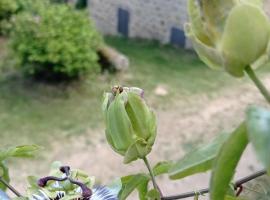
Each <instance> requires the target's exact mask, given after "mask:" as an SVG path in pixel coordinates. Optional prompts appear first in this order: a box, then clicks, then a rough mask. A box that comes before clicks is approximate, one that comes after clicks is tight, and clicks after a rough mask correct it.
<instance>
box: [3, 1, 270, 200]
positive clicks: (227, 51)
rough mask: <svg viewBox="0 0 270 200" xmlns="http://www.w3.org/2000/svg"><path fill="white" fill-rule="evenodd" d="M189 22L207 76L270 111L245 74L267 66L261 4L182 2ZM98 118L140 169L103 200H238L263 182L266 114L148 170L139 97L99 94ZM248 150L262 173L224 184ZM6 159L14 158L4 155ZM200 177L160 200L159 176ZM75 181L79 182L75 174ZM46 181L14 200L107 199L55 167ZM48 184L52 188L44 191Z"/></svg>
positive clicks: (254, 113)
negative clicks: (234, 81) (247, 93)
mask: <svg viewBox="0 0 270 200" xmlns="http://www.w3.org/2000/svg"><path fill="white" fill-rule="evenodd" d="M189 14H190V23H189V24H188V25H187V33H188V35H189V37H190V38H191V40H192V41H193V44H194V47H195V50H196V52H197V53H198V55H199V56H200V58H201V59H202V60H203V61H204V62H205V63H206V64H207V65H208V66H210V67H212V68H218V69H225V71H227V72H228V73H229V74H231V75H232V76H233V77H239V76H243V75H244V74H247V75H248V76H249V77H250V78H251V80H252V81H253V82H254V84H255V85H256V86H257V88H258V89H259V91H260V92H261V94H262V95H263V96H264V97H265V99H266V101H267V102H268V103H270V94H269V92H268V91H267V89H266V87H265V86H264V85H263V83H262V82H261V81H260V80H259V79H258V77H257V76H256V74H255V72H254V71H253V67H259V66H261V65H263V64H265V63H266V62H269V53H270V52H269V51H270V48H269V41H270V29H269V27H270V22H269V20H268V19H267V17H266V15H265V13H264V11H263V9H262V1H260V0H241V1H240V0H239V1H235V0H228V1H223V0H200V1H196V0H189ZM102 110H103V114H104V120H105V125H106V131H105V132H106V138H107V141H108V143H109V145H110V146H111V147H112V149H113V150H114V151H115V152H116V153H118V154H119V155H121V156H123V161H124V163H125V164H129V163H131V162H134V161H136V160H138V159H141V160H143V161H144V163H145V165H146V168H147V169H148V173H135V174H131V175H128V176H125V177H122V178H121V181H120V182H118V188H119V186H120V187H121V190H120V191H119V190H117V194H118V197H115V196H114V197H112V198H111V199H120V200H124V199H127V198H128V197H129V196H130V194H131V193H132V192H133V191H134V190H138V193H139V197H138V198H139V199H140V200H161V199H162V200H169V199H182V198H186V197H190V196H194V199H199V198H200V195H201V194H203V193H208V192H209V193H210V199H211V200H241V199H242V200H243V198H242V197H241V192H242V190H243V184H244V183H246V182H248V181H250V180H252V179H254V178H256V177H259V176H262V175H265V174H268V175H270V157H269V151H270V134H269V133H270V123H269V122H270V110H269V109H268V108H264V107H258V106H252V107H249V108H248V109H247V112H246V117H245V118H244V119H243V122H242V123H241V124H240V125H239V126H238V127H237V128H236V129H235V130H234V131H233V132H232V133H231V134H219V135H218V136H217V138H215V139H213V141H211V142H209V143H208V144H207V145H204V146H202V147H199V148H197V149H195V150H193V151H192V152H190V153H188V154H187V155H185V156H184V157H183V158H181V159H179V160H178V161H162V162H159V163H157V164H156V165H155V166H154V167H151V165H150V163H149V161H148V159H147V156H148V155H149V154H150V153H151V149H152V146H153V145H154V142H155V138H156V135H157V128H156V127H157V124H156V117H155V114H154V113H153V111H152V110H151V108H149V106H148V105H147V103H146V100H145V95H144V91H143V90H142V89H140V88H137V87H121V86H114V87H113V88H112V90H111V91H110V92H108V93H105V94H104V100H103V104H102ZM249 143H251V144H252V145H253V147H254V149H255V153H256V155H257V157H258V159H259V160H260V161H261V162H262V164H263V165H264V167H265V169H264V170H262V171H260V172H259V173H257V174H254V175H252V176H250V177H247V178H245V179H242V180H240V181H237V182H236V183H235V184H231V181H232V179H233V176H234V173H235V169H236V167H237V164H238V162H239V160H240V158H241V157H242V154H243V151H244V150H245V149H246V147H247V145H248V144H249ZM11 152H13V151H11ZM15 152H16V151H15ZM4 155H5V154H4ZM7 155H10V156H14V154H10V153H9V154H7ZM15 155H16V154H15ZM4 158H6V157H4ZM0 161H1V152H0ZM0 169H2V177H6V180H8V176H7V172H6V170H5V169H6V167H5V166H4V165H3V162H2V167H1V166H0ZM206 171H211V179H210V188H209V189H205V190H202V191H199V192H193V193H187V194H183V195H176V196H173V197H165V196H163V193H162V188H160V187H159V186H158V183H157V181H156V177H157V176H159V175H162V174H167V175H168V176H169V178H170V179H172V180H176V179H177V180H179V179H182V178H184V177H187V176H191V175H193V174H196V173H202V172H206ZM59 173H64V174H65V175H64V176H61V175H59ZM75 174H76V175H79V173H78V172H75ZM50 175H51V176H49V177H44V178H42V179H39V180H38V181H37V180H36V181H34V182H33V185H32V186H33V187H34V188H36V189H35V190H31V189H30V191H31V192H28V194H27V195H26V196H25V197H20V198H19V199H39V198H35V197H37V196H40V195H43V197H46V198H48V199H76V198H78V196H79V199H91V200H100V199H107V200H108V199H110V198H106V197H104V196H103V197H101V196H100V198H97V197H96V196H95V192H93V193H92V192H91V191H94V189H93V190H91V188H92V187H91V185H87V183H88V180H89V179H87V178H86V179H82V180H81V177H78V179H80V180H81V181H78V182H74V176H72V173H70V169H69V168H68V167H60V172H59V166H58V168H57V173H53V174H50ZM0 176H1V174H0ZM86 177H88V176H87V175H86ZM0 180H1V179H0ZM48 181H52V182H50V183H49V184H47V183H48ZM54 181H58V182H57V183H54ZM62 181H68V183H62ZM72 181H73V182H74V183H73V184H71V185H69V186H70V187H67V188H66V187H65V186H64V185H65V184H70V183H72ZM60 182H61V183H60ZM150 182H152V184H153V186H152V187H150V184H149V183H150ZM63 184H64V185H63ZM78 185H79V186H80V188H79V189H78ZM44 187H45V188H44ZM30 188H31V187H30ZM2 189H4V188H3V187H2ZM51 191H53V192H51ZM108 191H112V189H108ZM50 195H51V196H50ZM74 195H75V196H74ZM46 198H45V199H46Z"/></svg>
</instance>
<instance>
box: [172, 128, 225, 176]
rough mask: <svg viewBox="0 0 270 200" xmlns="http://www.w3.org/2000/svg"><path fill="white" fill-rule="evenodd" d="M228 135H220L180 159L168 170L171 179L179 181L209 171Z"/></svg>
mask: <svg viewBox="0 0 270 200" xmlns="http://www.w3.org/2000/svg"><path fill="white" fill-rule="evenodd" d="M228 137H229V134H224V133H223V134H220V135H218V136H217V137H216V138H215V139H214V140H213V141H212V142H210V143H209V144H207V145H205V146H202V147H200V148H198V149H196V150H194V151H192V152H190V153H188V154H187V155H185V156H184V158H182V159H180V160H179V161H178V162H176V163H175V164H173V165H172V167H171V169H170V170H169V176H170V178H171V179H181V178H184V177H186V176H190V175H193V174H196V173H201V172H205V171H207V170H209V169H211V167H212V164H213V160H214V159H215V158H216V156H217V154H218V152H219V149H220V148H221V146H222V144H224V142H225V141H226V140H227V139H228Z"/></svg>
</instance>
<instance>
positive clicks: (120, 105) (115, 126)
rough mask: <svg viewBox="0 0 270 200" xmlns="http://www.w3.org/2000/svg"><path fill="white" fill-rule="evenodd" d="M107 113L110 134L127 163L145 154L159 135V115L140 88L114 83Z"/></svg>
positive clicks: (106, 103)
mask: <svg viewBox="0 0 270 200" xmlns="http://www.w3.org/2000/svg"><path fill="white" fill-rule="evenodd" d="M102 109H103V114H104V118H105V124H106V138H107V141H108V143H109V144H110V145H111V147H112V148H113V150H114V151H116V152H117V153H119V154H121V155H122V156H124V163H129V162H131V161H134V160H136V159H138V158H144V157H145V156H146V155H147V154H149V153H150V152H151V149H152V146H153V144H154V141H155V138H156V118H155V115H154V113H153V112H152V111H151V110H150V109H149V107H148V106H147V105H146V103H145V101H144V99H143V90H141V89H139V88H135V87H132V88H126V87H124V88H123V87H119V86H116V87H113V89H112V92H111V93H105V95H104V100H103V105H102Z"/></svg>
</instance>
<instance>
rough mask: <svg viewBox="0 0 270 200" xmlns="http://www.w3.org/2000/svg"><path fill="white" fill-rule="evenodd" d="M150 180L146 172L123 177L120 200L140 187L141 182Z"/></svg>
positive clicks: (123, 199)
mask: <svg viewBox="0 0 270 200" xmlns="http://www.w3.org/2000/svg"><path fill="white" fill-rule="evenodd" d="M148 180H150V177H149V176H148V175H146V174H136V175H130V176H125V177H122V178H121V182H122V189H121V191H120V193H119V196H118V197H119V200H125V199H127V197H128V196H129V195H130V194H131V193H132V192H133V191H134V190H135V189H137V188H138V187H139V185H140V184H142V183H144V182H145V181H148Z"/></svg>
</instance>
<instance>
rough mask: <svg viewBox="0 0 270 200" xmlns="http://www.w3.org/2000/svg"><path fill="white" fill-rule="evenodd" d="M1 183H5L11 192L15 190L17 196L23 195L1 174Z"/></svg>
mask: <svg viewBox="0 0 270 200" xmlns="http://www.w3.org/2000/svg"><path fill="white" fill-rule="evenodd" d="M0 183H2V184H3V185H5V186H6V187H7V188H8V189H9V190H10V191H11V192H13V193H14V194H15V195H16V196H17V197H21V196H22V195H21V194H20V193H19V192H18V191H17V190H16V189H15V188H14V187H12V186H11V185H9V184H8V183H7V182H6V181H5V180H4V179H3V178H2V177H1V176H0Z"/></svg>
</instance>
